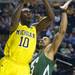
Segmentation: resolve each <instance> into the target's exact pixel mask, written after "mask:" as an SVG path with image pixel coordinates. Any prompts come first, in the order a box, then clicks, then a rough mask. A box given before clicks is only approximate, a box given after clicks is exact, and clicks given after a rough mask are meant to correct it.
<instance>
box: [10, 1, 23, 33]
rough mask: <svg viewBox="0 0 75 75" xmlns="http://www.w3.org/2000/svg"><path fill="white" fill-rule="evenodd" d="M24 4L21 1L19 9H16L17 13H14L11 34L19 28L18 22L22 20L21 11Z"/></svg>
mask: <svg viewBox="0 0 75 75" xmlns="http://www.w3.org/2000/svg"><path fill="white" fill-rule="evenodd" d="M23 5H24V3H23V2H22V1H20V4H19V5H18V6H17V8H16V9H15V11H14V12H13V13H12V16H11V19H12V22H11V27H10V33H12V32H13V31H15V30H16V28H17V26H18V23H19V22H18V20H19V18H20V13H21V9H22V8H23Z"/></svg>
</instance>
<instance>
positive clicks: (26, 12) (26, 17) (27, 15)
mask: <svg viewBox="0 0 75 75" xmlns="http://www.w3.org/2000/svg"><path fill="white" fill-rule="evenodd" d="M31 18H32V13H31V11H30V9H29V8H23V9H22V10H21V15H20V20H21V23H22V25H27V26H29V25H30V23H31Z"/></svg>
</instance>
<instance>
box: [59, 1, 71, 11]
mask: <svg viewBox="0 0 75 75" xmlns="http://www.w3.org/2000/svg"><path fill="white" fill-rule="evenodd" d="M71 2H72V0H68V1H67V2H66V3H65V4H64V5H63V6H60V8H61V9H62V10H67V8H68V6H69V4H70V3H71Z"/></svg>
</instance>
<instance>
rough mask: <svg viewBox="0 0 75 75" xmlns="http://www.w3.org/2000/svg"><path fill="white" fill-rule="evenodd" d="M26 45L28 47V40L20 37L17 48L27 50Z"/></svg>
mask: <svg viewBox="0 0 75 75" xmlns="http://www.w3.org/2000/svg"><path fill="white" fill-rule="evenodd" d="M28 45H29V38H27V37H23V36H22V37H21V40H20V44H19V46H23V47H25V48H27V47H28Z"/></svg>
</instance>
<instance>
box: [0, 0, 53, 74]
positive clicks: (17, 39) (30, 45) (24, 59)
mask: <svg viewBox="0 0 75 75" xmlns="http://www.w3.org/2000/svg"><path fill="white" fill-rule="evenodd" d="M43 2H44V4H45V6H46V9H47V11H48V17H46V18H44V19H42V20H41V21H40V22H39V23H37V25H34V24H33V25H32V26H30V21H31V17H32V15H31V12H30V9H28V8H23V9H22V10H21V8H22V7H23V4H24V3H23V2H21V3H20V5H19V6H18V8H17V9H16V11H15V14H14V15H13V16H12V26H13V27H15V28H12V30H11V31H12V32H13V31H14V32H13V33H12V35H11V36H10V37H9V39H8V41H7V43H6V45H5V49H4V55H5V56H4V57H3V58H2V59H1V60H0V75H30V68H29V63H30V61H31V59H32V56H33V53H34V51H35V48H36V40H37V39H36V38H37V36H36V35H38V33H39V32H40V31H41V30H43V29H45V28H47V27H48V25H49V23H50V22H52V21H53V19H54V14H53V12H52V10H51V7H50V6H49V4H48V0H43ZM20 14H21V15H20ZM19 15H20V22H19V23H18V22H17V19H18V17H19ZM36 31H37V34H36Z"/></svg>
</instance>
